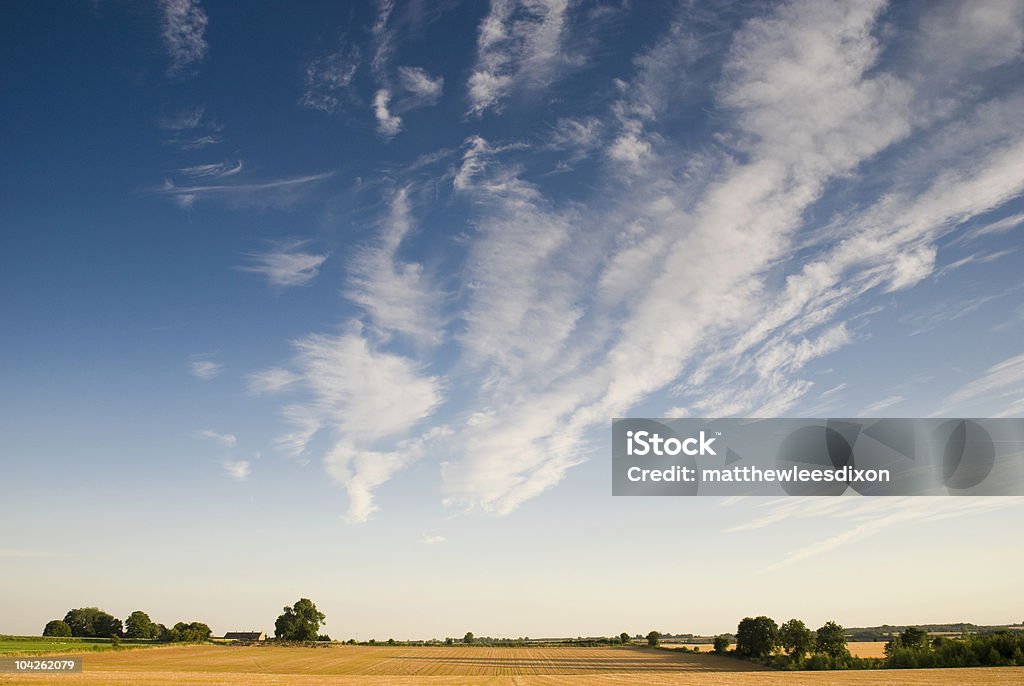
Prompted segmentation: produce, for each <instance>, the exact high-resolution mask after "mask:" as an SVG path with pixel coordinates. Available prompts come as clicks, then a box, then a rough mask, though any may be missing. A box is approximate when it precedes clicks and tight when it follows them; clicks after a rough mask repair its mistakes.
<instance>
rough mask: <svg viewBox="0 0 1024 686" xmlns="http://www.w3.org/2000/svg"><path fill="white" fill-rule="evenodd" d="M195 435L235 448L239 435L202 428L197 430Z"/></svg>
mask: <svg viewBox="0 0 1024 686" xmlns="http://www.w3.org/2000/svg"><path fill="white" fill-rule="evenodd" d="M195 437H196V438H202V439H206V440H210V441H214V442H216V443H220V444H221V445H222V446H224V447H225V448H234V447H235V446H236V445H238V437H237V436H235V435H234V434H222V433H217V432H216V431H214V430H212V429H202V430H201V431H196V433H195Z"/></svg>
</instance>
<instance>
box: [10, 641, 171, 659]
mask: <svg viewBox="0 0 1024 686" xmlns="http://www.w3.org/2000/svg"><path fill="white" fill-rule="evenodd" d="M154 643H155V642H154V641H139V640H133V639H127V638H122V639H121V645H120V647H121V648H139V647H142V646H151V645H154ZM115 649H117V646H115V645H114V644H113V643H111V642H110V639H109V638H62V637H61V638H58V637H55V636H0V655H7V656H10V655H44V654H45V655H49V654H54V655H57V654H59V653H94V652H99V651H103V650H115Z"/></svg>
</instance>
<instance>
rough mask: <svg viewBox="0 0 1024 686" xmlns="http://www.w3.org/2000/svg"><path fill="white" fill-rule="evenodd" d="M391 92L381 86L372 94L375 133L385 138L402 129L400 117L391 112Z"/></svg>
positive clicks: (396, 133) (394, 134)
mask: <svg viewBox="0 0 1024 686" xmlns="http://www.w3.org/2000/svg"><path fill="white" fill-rule="evenodd" d="M390 104H391V92H390V91H388V90H387V89H386V88H381V89H380V90H378V91H377V93H376V94H375V95H374V96H373V115H374V116H375V117H376V118H377V133H379V134H381V135H382V136H384V137H386V138H391V137H392V136H396V135H398V132H399V131H401V130H402V118H401V117H399V116H398V115H394V114H391V112H390V110H389V109H388V107H389V105H390Z"/></svg>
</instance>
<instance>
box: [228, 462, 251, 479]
mask: <svg viewBox="0 0 1024 686" xmlns="http://www.w3.org/2000/svg"><path fill="white" fill-rule="evenodd" d="M223 467H224V472H225V473H226V474H227V475H228V476H229V477H231V478H232V479H234V480H235V481H245V480H246V479H248V478H249V476H250V475H251V474H252V463H251V462H249V461H248V460H228V461H226V462H224V463H223Z"/></svg>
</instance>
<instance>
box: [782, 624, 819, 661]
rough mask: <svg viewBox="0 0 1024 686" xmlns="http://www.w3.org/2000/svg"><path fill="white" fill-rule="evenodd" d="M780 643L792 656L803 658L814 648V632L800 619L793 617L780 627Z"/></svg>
mask: <svg viewBox="0 0 1024 686" xmlns="http://www.w3.org/2000/svg"><path fill="white" fill-rule="evenodd" d="M779 645H780V646H782V649H783V650H785V651H786V654H788V655H789V656H790V657H791V658H793V659H795V660H798V661H799V660H802V659H803V658H804V655H806V654H807V653H809V652H811V650H813V649H814V633H813V632H812V631H811V630H810V629H808V628H807V625H806V624H804V623H803V622H802V621H800V620H799V619H791V620H789V621H788V622H786V623H784V624H783V625H782V626H780V627H779Z"/></svg>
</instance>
